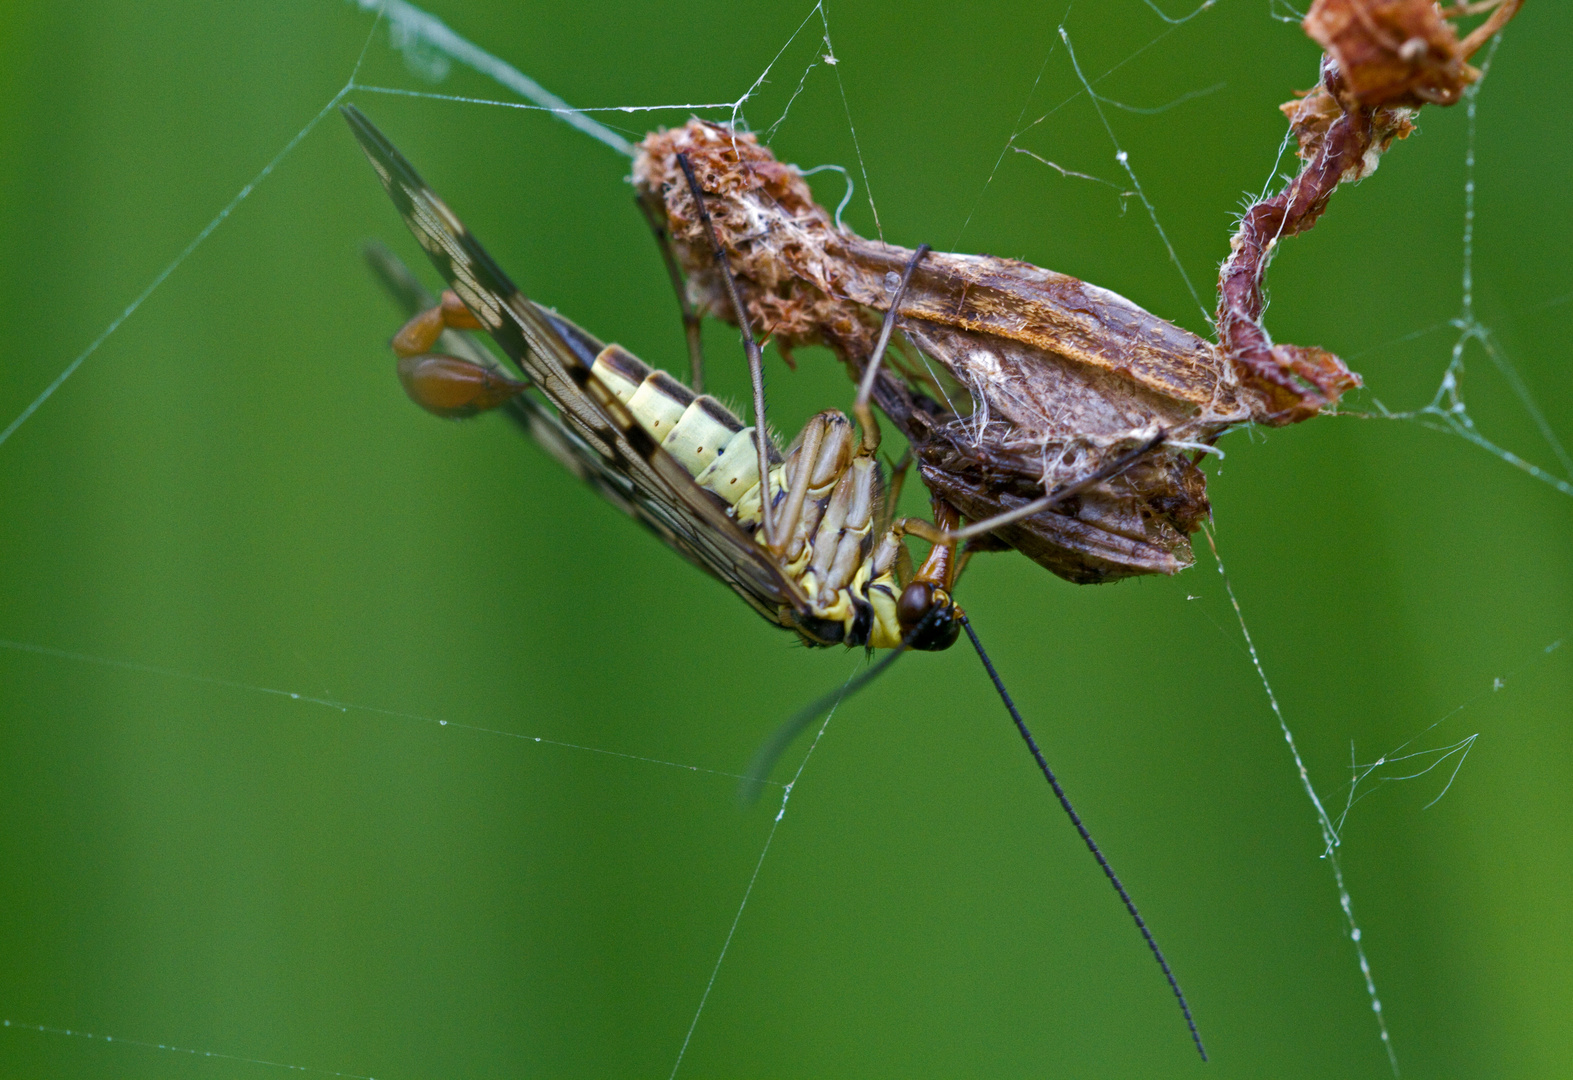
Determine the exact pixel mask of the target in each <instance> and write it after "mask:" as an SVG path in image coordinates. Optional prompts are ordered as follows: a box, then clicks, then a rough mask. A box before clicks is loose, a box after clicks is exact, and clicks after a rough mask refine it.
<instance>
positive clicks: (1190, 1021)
mask: <svg viewBox="0 0 1573 1080" xmlns="http://www.w3.org/2000/svg"><path fill="white" fill-rule="evenodd" d="M956 616H957V618H959V619H960V620H961V626H962V629H964V630H966V632H967V637H968V638H969V639H970V640H971V641H972V647H973V648H974V649H976V650H977V652H978V659H980V660H982V661H983V670H985V671H987V672H988V673H989V678H990V679H991V680H992V681H993V683H994V689H995V690H997V691H999V696H1000V700H1001V701H1003V702H1004V703H1005V709H1006V711H1008V712H1009V713H1010V718H1011V719H1012V720H1014V721H1015V722H1016V730H1017V731H1019V732H1021V738H1022V741H1023V742H1025V743H1026V744H1027V749H1028V750H1029V751H1031V752H1032V758H1033V760H1034V761H1036V762H1037V763H1038V769H1039V771H1040V772H1042V773H1043V778H1044V779H1045V780H1047V781H1048V782H1049V787H1051V788H1053V789H1054V797H1055V798H1057V799H1059V801H1060V806H1061V807H1062V808H1063V809H1064V810H1065V815H1066V816H1067V817H1069V818H1070V819H1071V824H1072V825H1074V826H1076V831H1077V832H1078V833H1079V834H1080V835H1081V838H1082V842H1083V843H1085V844H1086V845H1087V850H1088V851H1090V852H1092V857H1093V858H1094V859H1097V860H1098V865H1099V866H1100V867H1102V868H1103V873H1104V875H1105V876H1106V877H1107V878H1108V879H1109V884H1110V885H1113V886H1114V891H1115V892H1117V893H1119V894H1120V902H1121V903H1123V904H1124V905H1125V910H1126V911H1128V912H1130V913H1131V918H1132V919H1134V920H1135V922H1136V929H1138V930H1140V931H1141V935H1142V940H1144V941H1146V942H1147V948H1148V949H1149V950H1151V951H1152V956H1153V959H1154V960H1156V961H1158V967H1159V968H1161V969H1162V970H1163V977H1164V978H1165V979H1168V980H1169V989H1170V990H1173V991H1174V997H1175V1000H1176V1001H1178V1002H1179V1003H1180V1012H1181V1013H1182V1014H1183V1015H1184V1016H1185V1026H1186V1027H1188V1028H1190V1030H1191V1041H1192V1042H1194V1043H1195V1044H1196V1052H1197V1053H1198V1054H1200V1055H1201V1056H1202V1060H1203V1061H1206V1060H1207V1049H1206V1047H1204V1046H1203V1045H1202V1035H1201V1032H1199V1031H1197V1030H1196V1021H1195V1019H1194V1018H1192V1016H1191V1006H1190V1003H1189V1002H1187V1001H1186V1000H1185V993H1184V992H1183V991H1182V990H1181V989H1180V982H1179V980H1178V979H1176V978H1175V977H1174V971H1173V969H1171V968H1170V967H1169V961H1167V960H1165V959H1164V956H1163V950H1162V949H1160V948H1158V942H1157V940H1156V939H1155V938H1154V937H1153V936H1152V931H1151V930H1149V929H1147V923H1146V922H1145V921H1144V920H1143V919H1142V917H1141V912H1139V911H1137V910H1136V902H1135V901H1134V900H1132V899H1131V894H1130V893H1128V892H1126V891H1125V886H1124V885H1122V884H1121V883H1120V879H1119V876H1118V875H1116V874H1115V872H1114V867H1112V866H1110V865H1109V860H1108V859H1107V858H1105V857H1104V854H1103V852H1102V851H1101V850H1100V849H1099V847H1098V845H1097V843H1096V842H1095V841H1094V840H1093V838H1092V834H1091V833H1090V832H1088V831H1087V826H1086V825H1084V824H1082V820H1081V815H1080V814H1078V813H1076V808H1075V807H1073V806H1072V805H1071V801H1070V798H1069V797H1068V796H1066V794H1065V789H1064V788H1063V787H1061V786H1060V782H1059V779H1058V778H1057V777H1055V775H1054V770H1053V769H1051V768H1049V763H1048V760H1047V759H1046V758H1045V757H1044V756H1043V751H1042V750H1040V749H1038V741H1037V740H1036V739H1034V738H1033V737H1032V732H1031V730H1029V729H1028V727H1027V722H1026V721H1025V720H1023V719H1022V717H1021V712H1020V711H1019V710H1018V709H1017V708H1016V703H1015V702H1014V701H1012V700H1011V696H1010V692H1009V691H1007V690H1006V689H1005V683H1004V681H1003V680H1002V679H1001V678H1000V675H999V672H998V671H997V670H996V669H995V667H994V662H993V661H992V660H990V659H989V654H988V653H987V652H985V651H984V648H983V642H981V641H979V640H978V634H977V631H976V630H974V629H972V623H971V621H970V620H968V618H967V616H966V613H965V612H963V611H961V610H960V609H959V608H958V609H957V611H956Z"/></svg>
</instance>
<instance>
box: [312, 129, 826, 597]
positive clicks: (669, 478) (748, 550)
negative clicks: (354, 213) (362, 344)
mask: <svg viewBox="0 0 1573 1080" xmlns="http://www.w3.org/2000/svg"><path fill="white" fill-rule="evenodd" d="M341 111H342V112H343V113H344V117H345V119H346V120H348V121H349V124H350V128H351V130H352V131H354V133H355V137H356V139H358V140H359V141H360V144H361V149H363V150H364V151H365V152H366V156H367V157H368V158H369V159H370V160H371V164H372V167H373V168H374V169H375V170H376V171H377V175H378V177H379V178H380V179H381V180H382V184H383V187H385V188H386V189H387V191H388V194H389V196H391V197H392V199H393V202H394V205H395V206H396V207H398V210H399V213H400V214H401V215H402V216H403V218H404V223H405V224H406V225H408V226H409V228H410V231H411V232H413V233H414V234H415V238H416V239H417V240H419V241H420V243H421V246H422V247H423V248H425V249H426V253H427V254H428V255H429V256H430V257H431V260H432V263H433V265H435V266H436V267H437V271H438V272H439V273H440V274H441V275H442V276H443V278H444V279H445V280H446V281H447V282H448V284H449V287H450V288H452V289H453V291H454V292H455V293H457V294H458V296H459V298H460V299H461V300H463V301H464V303H465V306H467V307H468V308H469V309H470V310H471V311H472V312H473V313H474V314H475V316H476V318H478V319H479V320H480V321H481V323H482V324H483V325H484V326H485V327H486V329H487V330H488V331H489V332H490V333H491V336H492V338H493V340H495V341H496V342H497V344H498V345H499V346H501V348H502V350H503V352H505V353H506V354H507V355H508V357H509V358H510V359H511V360H513V362H514V363H516V364H517V365H518V366H519V368H520V370H521V371H523V372H524V374H525V375H527V376H529V378H530V381H531V382H533V383H534V384H535V385H536V386H537V387H538V388H539V389H540V390H541V392H542V393H543V394H544V395H545V396H546V398H547V400H548V401H550V402H551V404H552V405H553V406H555V407H556V409H557V411H558V413H559V414H560V417H561V420H562V421H563V423H562V425H561V427H562V429H563V430H562V433H563V434H564V435H567V436H569V438H567V439H564V440H562V441H561V442H559V443H558V445H557V446H549V447H548V449H550V450H552V452H553V453H554V454H558V451H559V448H566V450H567V452H568V453H570V454H572V455H573V456H574V457H575V458H577V459H578V461H579V463H580V466H579V467H575V468H573V471H574V472H575V473H577V474H578V475H580V476H582V477H584V478H585V479H587V480H589V481H590V482H591V483H592V484H593V485H594V486H595V487H596V488H597V489H599V490H601V491H602V493H603V494H605V495H607V496H608V497H609V498H610V499H611V501H612V502H614V503H616V504H618V505H621V506H622V507H623V508H624V509H626V510H629V511H630V512H632V513H633V514H634V515H635V516H636V517H638V518H639V519H640V520H641V521H643V522H644V523H645V524H646V525H647V526H649V527H650V528H651V529H652V530H654V531H655V532H656V534H657V535H659V536H660V537H661V538H662V539H664V540H665V541H666V542H667V543H668V544H669V545H670V546H671V547H673V548H674V549H676V550H677V551H678V552H679V553H680V554H682V555H683V556H684V557H685V558H687V559H689V560H690V561H691V562H693V563H695V564H697V565H698V566H700V567H702V568H704V569H705V570H708V571H709V572H710V573H711V574H714V575H715V576H716V577H718V578H720V579H721V580H722V581H724V582H725V583H726V584H727V585H729V586H731V588H732V589H733V590H734V591H735V592H736V593H737V594H738V595H739V596H741V597H742V598H743V599H744V600H746V601H748V603H749V605H750V606H751V607H753V608H754V610H756V611H758V612H759V613H760V614H761V615H763V616H764V617H765V618H766V619H768V620H770V621H771V622H773V623H777V624H780V625H787V624H786V623H785V622H784V621H783V618H784V616H785V614H786V613H785V612H783V610H782V609H783V608H786V609H791V610H798V611H801V610H804V609H805V608H806V606H807V601H806V599H805V598H804V597H803V594H802V591H801V590H800V589H799V588H798V587H797V585H796V584H795V583H794V582H792V581H791V580H790V579H789V578H787V577H786V575H785V574H783V573H782V572H781V570H780V568H779V567H777V566H776V564H775V563H774V562H773V561H772V560H771V558H770V556H769V554H768V553H767V552H766V551H765V549H764V548H763V547H761V546H760V545H759V544H757V543H755V542H754V540H753V538H752V537H750V536H749V535H748V534H747V533H745V532H744V531H743V530H742V529H741V528H739V527H738V525H737V523H736V522H735V521H733V520H732V519H731V518H730V517H728V516H727V515H726V513H725V512H724V511H723V510H722V509H721V508H720V507H719V506H717V505H716V502H715V500H714V499H712V497H711V496H710V495H709V494H708V493H707V492H705V491H704V490H703V489H701V488H700V487H699V486H698V485H696V484H695V483H694V481H693V477H691V476H689V474H688V471H687V470H686V469H684V468H683V466H682V465H681V464H679V463H678V462H677V461H676V460H675V459H674V458H672V456H671V455H670V454H668V453H667V452H666V451H665V450H663V449H662V448H661V447H660V445H659V444H657V443H656V442H655V440H654V439H652V438H651V437H650V436H649V434H647V433H646V432H645V431H644V429H643V428H641V427H639V425H638V423H637V422H635V420H634V418H633V416H632V415H631V414H630V413H628V411H627V410H626V409H622V408H621V407H620V405H619V404H618V403H617V402H616V401H615V399H613V401H612V404H611V405H609V406H603V405H601V404H600V403H599V402H598V401H597V400H596V399H595V398H594V397H592V396H591V395H590V394H589V393H587V392H586V387H587V386H588V385H589V384H590V383H591V382H592V381H593V380H595V376H594V375H593V374H592V373H591V371H590V365H591V364H592V363H593V362H594V359H595V355H596V352H598V351H599V346H600V343H599V342H597V341H595V340H594V339H593V338H591V337H590V336H589V335H588V334H586V333H584V331H582V330H580V329H579V328H578V327H576V326H574V325H573V324H572V323H570V322H568V321H567V320H566V319H562V318H560V317H559V316H556V315H555V314H552V313H549V312H547V311H545V310H544V309H542V308H540V307H539V306H537V305H536V304H535V303H534V302H532V301H531V300H530V299H529V298H528V297H526V296H525V295H524V293H522V292H521V291H519V289H518V288H517V287H516V286H515V285H514V284H513V283H512V282H511V281H509V280H508V276H507V275H506V274H504V273H503V272H502V270H501V269H499V268H498V266H497V264H496V263H495V262H493V261H492V258H491V256H490V255H488V254H487V253H486V251H485V249H484V248H482V247H481V245H480V244H479V243H478V242H477V241H476V240H475V238H474V237H473V236H471V235H470V233H469V231H468V230H467V229H466V228H465V227H464V225H463V223H462V222H460V221H459V219H458V218H457V217H456V216H454V214H453V212H452V211H451V210H449V209H448V207H447V205H446V204H444V203H443V201H442V200H441V199H439V198H438V197H437V196H436V194H435V193H433V192H432V191H431V189H429V188H428V187H427V186H426V184H425V183H424V182H423V181H422V180H421V178H420V176H419V175H418V174H417V173H416V172H415V170H414V168H413V167H411V165H410V163H409V162H408V161H406V160H405V159H404V157H403V156H402V155H401V154H400V153H399V152H398V151H397V150H395V149H394V147H393V145H392V144H391V143H390V142H388V140H387V139H386V138H384V137H383V134H382V132H380V131H378V130H377V129H376V127H374V126H373V125H372V123H371V121H369V120H367V119H366V117H365V116H364V115H362V113H361V112H360V110H358V109H356V108H355V107H354V106H353V105H345V106H342V109H341ZM608 396H610V395H608ZM558 456H561V455H560V454H559V455H558Z"/></svg>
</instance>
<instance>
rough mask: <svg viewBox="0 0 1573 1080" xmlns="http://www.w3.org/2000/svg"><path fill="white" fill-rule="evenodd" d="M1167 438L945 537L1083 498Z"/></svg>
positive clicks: (980, 531) (965, 535)
mask: <svg viewBox="0 0 1573 1080" xmlns="http://www.w3.org/2000/svg"><path fill="white" fill-rule="evenodd" d="M1167 438H1168V433H1167V432H1165V431H1162V430H1160V431H1159V432H1158V434H1156V435H1154V436H1153V437H1152V438H1150V439H1148V440H1147V441H1146V442H1144V443H1142V444H1141V445H1140V446H1138V447H1137V448H1136V449H1134V450H1128V451H1126V452H1125V453H1123V454H1121V455H1120V456H1119V457H1117V458H1115V459H1114V460H1113V461H1111V462H1109V463H1107V464H1106V465H1103V466H1102V467H1100V468H1097V469H1094V470H1093V471H1092V472H1090V473H1088V474H1087V475H1086V476H1084V477H1082V478H1081V479H1080V480H1075V481H1072V482H1071V483H1069V484H1060V485H1057V486H1056V487H1055V488H1054V490H1053V491H1050V492H1048V493H1047V494H1045V495H1042V496H1040V497H1039V498H1036V499H1033V500H1032V501H1031V502H1029V503H1022V504H1021V505H1020V506H1018V507H1016V509H1014V510H1007V511H1005V512H1004V513H1003V514H995V515H994V516H993V517H991V518H984V519H983V520H982V521H974V522H970V523H969V524H967V525H966V526H965V527H964V528H960V529H951V530H948V531H947V532H945V534H944V538H945V539H946V540H949V541H951V542H952V543H954V542H956V541H958V540H968V539H971V538H972V537H974V536H982V535H984V534H985V533H989V532H992V531H993V530H995V529H997V528H999V527H1000V526H1001V525H1009V524H1010V523H1011V522H1013V521H1020V520H1021V519H1022V518H1029V517H1031V516H1032V515H1033V514H1039V513H1042V512H1043V511H1045V510H1049V509H1052V508H1053V507H1055V506H1056V505H1058V504H1059V503H1062V502H1064V501H1065V500H1066V499H1069V498H1071V497H1072V496H1073V495H1080V494H1081V493H1082V492H1083V491H1086V490H1087V489H1088V488H1090V487H1094V486H1096V485H1098V484H1101V483H1103V482H1104V481H1105V480H1109V479H1112V478H1113V477H1116V476H1118V475H1120V474H1121V473H1122V472H1124V471H1125V470H1126V469H1129V468H1130V467H1131V466H1132V465H1134V464H1136V463H1137V462H1138V461H1140V460H1141V459H1142V458H1144V457H1146V456H1147V455H1148V454H1150V453H1152V452H1153V451H1154V450H1156V449H1158V447H1160V446H1162V445H1163V444H1164V441H1165V440H1166V439H1167ZM908 531H909V532H911V533H912V534H913V535H914V536H922V537H923V539H925V540H927V539H929V538H928V537H927V536H924V535H923V534H922V533H921V532H919V531H918V530H916V529H910V530H908Z"/></svg>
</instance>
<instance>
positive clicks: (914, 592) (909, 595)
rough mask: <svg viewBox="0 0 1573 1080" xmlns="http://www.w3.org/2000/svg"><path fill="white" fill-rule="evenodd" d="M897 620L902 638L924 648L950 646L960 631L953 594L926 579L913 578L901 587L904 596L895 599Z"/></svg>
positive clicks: (933, 648)
mask: <svg viewBox="0 0 1573 1080" xmlns="http://www.w3.org/2000/svg"><path fill="white" fill-rule="evenodd" d="M896 621H897V622H899V623H900V624H901V634H902V638H903V639H905V640H908V641H909V643H910V645H911V647H912V648H914V649H920V650H922V651H925V652H937V651H938V650H940V649H948V648H950V647H951V646H952V645H954V644H955V643H956V638H957V637H958V636H960V634H961V624H960V623H959V622H957V621H956V605H955V604H954V602H952V601H951V599H950V594H949V593H947V592H946V591H945V590H944V589H937V588H935V587H934V586H933V585H932V584H930V583H929V582H927V581H914V582H912V583H911V584H910V585H908V586H907V587H906V588H905V589H903V590H901V599H900V600H898V601H896ZM914 631H916V633H915V634H914Z"/></svg>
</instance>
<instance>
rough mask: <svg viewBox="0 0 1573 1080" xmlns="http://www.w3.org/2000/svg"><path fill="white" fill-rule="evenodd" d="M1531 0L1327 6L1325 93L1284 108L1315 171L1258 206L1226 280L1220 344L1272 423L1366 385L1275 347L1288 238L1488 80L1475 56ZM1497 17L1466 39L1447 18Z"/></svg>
mask: <svg viewBox="0 0 1573 1080" xmlns="http://www.w3.org/2000/svg"><path fill="white" fill-rule="evenodd" d="M1521 4H1522V0H1488V2H1487V3H1484V4H1461V5H1459V6H1457V7H1455V8H1449V9H1447V10H1445V11H1444V10H1442V9H1440V8H1438V7H1437V5H1436V4H1434V3H1431V2H1430V0H1317V2H1316V3H1315V4H1313V5H1312V6H1311V10H1310V12H1309V13H1308V14H1307V15H1306V17H1305V24H1304V25H1305V31H1306V33H1307V34H1309V35H1310V36H1311V37H1312V38H1313V39H1314V40H1315V41H1316V42H1317V43H1318V44H1320V45H1321V46H1322V47H1323V48H1324V49H1326V50H1327V55H1326V56H1325V57H1324V58H1323V60H1322V66H1321V73H1320V74H1321V79H1320V81H1319V83H1318V85H1317V87H1316V89H1314V90H1312V91H1310V92H1309V93H1307V94H1306V95H1304V96H1303V97H1301V98H1298V99H1296V100H1294V101H1290V102H1287V103H1286V104H1284V105H1283V106H1282V108H1283V112H1284V115H1285V116H1287V117H1288V118H1289V124H1290V128H1291V131H1292V133H1293V134H1294V136H1295V138H1296V139H1297V141H1298V142H1299V155H1300V157H1301V158H1302V159H1303V162H1304V164H1303V165H1302V166H1301V169H1300V173H1299V175H1298V176H1296V177H1295V178H1294V180H1292V181H1291V182H1290V183H1289V184H1288V185H1287V186H1286V187H1285V188H1284V189H1283V190H1282V191H1280V192H1278V193H1277V194H1276V195H1273V196H1272V197H1271V198H1268V199H1263V200H1261V201H1260V202H1257V203H1255V204H1253V205H1252V206H1251V207H1250V208H1249V209H1247V210H1246V212H1245V214H1244V216H1242V218H1241V219H1240V224H1239V227H1238V229H1237V230H1236V231H1235V234H1234V237H1233V239H1232V240H1231V241H1230V254H1229V257H1228V258H1227V259H1226V260H1225V261H1224V263H1223V266H1222V267H1221V268H1220V269H1219V274H1218V316H1217V324H1218V340H1219V344H1220V345H1221V346H1222V348H1223V350H1224V352H1225V354H1226V355H1227V356H1228V357H1229V359H1230V361H1231V362H1232V363H1233V364H1234V366H1235V368H1236V370H1237V371H1238V372H1239V373H1240V379H1241V381H1242V382H1243V383H1244V384H1245V385H1246V386H1249V387H1251V388H1253V389H1255V390H1257V391H1258V392H1260V393H1261V394H1263V395H1264V396H1265V397H1266V398H1267V399H1268V401H1269V402H1270V403H1271V405H1270V408H1271V412H1270V415H1268V416H1266V417H1262V418H1259V419H1263V420H1265V422H1267V423H1270V424H1287V423H1293V422H1295V421H1297V420H1303V419H1305V418H1306V417H1308V416H1312V415H1315V413H1316V412H1317V411H1318V410H1320V409H1322V408H1323V407H1325V406H1327V405H1329V404H1331V403H1333V402H1335V401H1337V400H1338V397H1339V395H1340V394H1342V393H1343V392H1344V391H1346V390H1349V389H1351V388H1353V387H1355V386H1359V385H1360V377H1359V376H1358V375H1355V374H1354V373H1353V372H1351V371H1349V369H1348V368H1346V367H1345V366H1344V364H1343V362H1342V361H1341V360H1339V359H1338V357H1336V356H1334V355H1333V354H1332V353H1329V352H1327V351H1325V350H1323V349H1318V348H1306V347H1302V346H1297V345H1274V344H1273V343H1272V340H1271V338H1270V337H1269V336H1268V334H1267V331H1266V329H1265V328H1264V327H1263V326H1262V322H1261V319H1262V312H1263V310H1264V309H1265V306H1266V302H1265V299H1264V297H1263V293H1262V279H1263V276H1264V275H1265V274H1266V271H1267V264H1268V262H1269V261H1271V259H1272V255H1273V251H1274V249H1275V247H1276V245H1277V243H1278V241H1279V240H1281V239H1282V238H1284V237H1288V236H1294V235H1296V234H1298V233H1302V232H1304V231H1306V230H1307V229H1309V228H1311V226H1313V225H1315V224H1316V221H1317V219H1318V218H1320V217H1321V215H1322V211H1323V210H1325V209H1326V208H1327V200H1328V199H1329V198H1331V196H1332V194H1333V192H1334V191H1335V190H1336V189H1337V188H1338V185H1340V184H1342V183H1346V182H1353V181H1356V180H1361V179H1364V178H1365V177H1367V176H1369V175H1371V173H1373V172H1375V171H1376V167H1377V164H1378V162H1379V161H1380V159H1381V156H1382V154H1383V153H1384V152H1386V150H1387V148H1388V147H1389V146H1390V145H1391V144H1392V142H1393V140H1394V139H1402V138H1406V137H1407V136H1408V135H1409V133H1410V132H1411V131H1412V130H1413V129H1414V125H1413V123H1412V121H1411V118H1412V117H1413V116H1414V114H1415V112H1416V110H1418V109H1419V108H1420V107H1421V105H1423V104H1426V103H1428V102H1430V103H1435V104H1439V105H1451V104H1453V103H1454V102H1456V101H1457V100H1458V99H1459V97H1460V95H1461V94H1462V93H1463V91H1464V89H1465V88H1466V87H1468V86H1469V85H1470V84H1471V83H1473V82H1474V81H1475V80H1476V79H1478V78H1479V77H1480V72H1479V71H1477V70H1476V69H1475V68H1473V67H1471V66H1470V65H1469V64H1468V63H1467V61H1468V59H1469V58H1470V57H1471V56H1472V55H1474V53H1475V51H1476V50H1477V49H1478V48H1479V47H1480V46H1481V45H1482V44H1483V43H1484V42H1485V41H1486V40H1488V39H1489V38H1490V36H1491V35H1492V34H1494V33H1495V32H1496V31H1497V30H1499V29H1500V28H1501V27H1502V26H1503V25H1504V24H1506V22H1507V21H1508V20H1509V19H1511V18H1512V17H1513V16H1514V15H1515V14H1516V13H1517V12H1518V9H1519V7H1520V6H1521ZM1488 10H1489V11H1491V15H1490V17H1489V18H1488V19H1486V20H1485V22H1483V23H1482V24H1481V25H1480V26H1479V27H1477V28H1476V29H1475V30H1474V31H1473V32H1472V33H1471V34H1469V36H1468V37H1466V38H1464V39H1463V40H1462V41H1460V40H1459V37H1458V32H1457V29H1456V28H1455V27H1454V26H1453V24H1452V23H1450V22H1448V21H1447V20H1446V17H1447V16H1453V17H1456V16H1460V15H1469V14H1479V13H1482V12H1485V11H1488Z"/></svg>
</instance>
